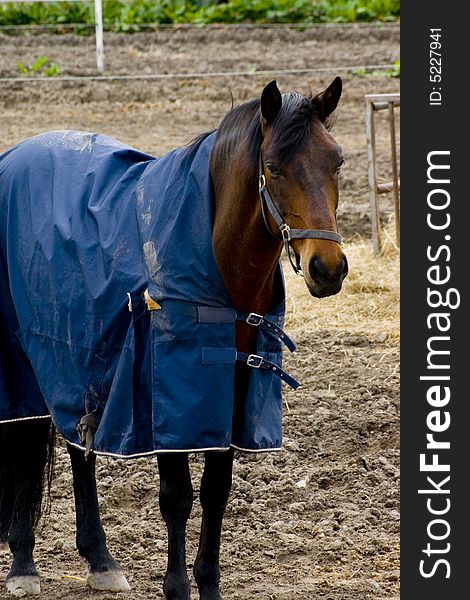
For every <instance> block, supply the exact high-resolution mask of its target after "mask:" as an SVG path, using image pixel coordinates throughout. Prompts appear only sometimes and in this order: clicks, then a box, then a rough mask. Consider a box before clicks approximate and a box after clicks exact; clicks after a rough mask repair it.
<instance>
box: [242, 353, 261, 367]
mask: <svg viewBox="0 0 470 600" xmlns="http://www.w3.org/2000/svg"><path fill="white" fill-rule="evenodd" d="M263 361H264V358H263V357H262V356H259V354H250V355H249V356H248V358H247V359H246V364H247V365H248V366H249V367H253V369H259V368H260V367H261V365H262V364H263Z"/></svg>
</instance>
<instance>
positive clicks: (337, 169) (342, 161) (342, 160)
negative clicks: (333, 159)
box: [336, 158, 344, 173]
mask: <svg viewBox="0 0 470 600" xmlns="http://www.w3.org/2000/svg"><path fill="white" fill-rule="evenodd" d="M343 165H344V158H342V159H341V162H340V163H339V165H338V166H337V167H336V172H337V173H339V172H340V171H341V167H342V166H343Z"/></svg>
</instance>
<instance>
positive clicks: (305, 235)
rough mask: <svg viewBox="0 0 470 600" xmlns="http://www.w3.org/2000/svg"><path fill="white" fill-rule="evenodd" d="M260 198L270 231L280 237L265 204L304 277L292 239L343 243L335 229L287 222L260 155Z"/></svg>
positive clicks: (293, 266)
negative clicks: (273, 197) (275, 231)
mask: <svg viewBox="0 0 470 600" xmlns="http://www.w3.org/2000/svg"><path fill="white" fill-rule="evenodd" d="M259 198H260V203H261V213H262V215H263V219H264V223H265V225H266V227H267V229H268V231H269V233H270V234H271V235H272V236H273V237H275V238H276V239H279V238H278V237H277V235H275V234H274V233H273V232H272V229H271V227H270V226H269V223H268V221H267V219H266V214H265V210H264V206H265V205H266V206H267V207H268V210H269V212H270V213H271V216H272V218H273V219H274V221H275V222H276V225H277V226H278V227H279V231H280V232H281V239H282V242H283V244H284V248H285V251H286V254H287V256H288V258H289V261H290V264H291V265H292V268H293V269H294V271H295V273H296V274H297V275H301V276H302V277H303V273H302V268H301V266H300V260H299V258H298V256H297V255H296V254H295V252H294V255H295V263H294V261H293V260H292V252H293V248H292V245H291V240H294V239H318V240H331V241H332V242H336V243H337V244H339V245H340V246H341V245H342V244H343V238H342V236H341V235H340V234H339V233H336V232H335V231H329V230H326V229H291V228H290V227H289V225H288V224H287V223H286V222H285V220H284V217H283V216H282V214H281V211H280V210H279V209H278V207H277V206H276V204H275V202H274V200H273V199H272V198H271V195H270V193H269V191H268V188H267V186H266V177H265V175H264V171H263V159H262V157H261V155H260V158H259Z"/></svg>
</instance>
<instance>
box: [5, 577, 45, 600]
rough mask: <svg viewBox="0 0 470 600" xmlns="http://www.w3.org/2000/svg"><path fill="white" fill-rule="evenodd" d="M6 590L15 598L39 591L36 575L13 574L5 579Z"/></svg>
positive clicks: (39, 585) (35, 593)
mask: <svg viewBox="0 0 470 600" xmlns="http://www.w3.org/2000/svg"><path fill="white" fill-rule="evenodd" d="M6 584H7V590H8V591H9V592H10V594H13V596H16V597H17V598H23V596H30V595H37V594H40V593H41V584H40V582H39V576H38V575H23V576H18V575H16V576H14V577H10V578H8V579H7V582H6Z"/></svg>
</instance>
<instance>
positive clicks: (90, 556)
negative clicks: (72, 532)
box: [67, 444, 130, 592]
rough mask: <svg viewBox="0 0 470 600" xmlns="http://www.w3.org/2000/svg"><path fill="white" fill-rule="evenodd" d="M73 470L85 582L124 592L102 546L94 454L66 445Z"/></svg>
mask: <svg viewBox="0 0 470 600" xmlns="http://www.w3.org/2000/svg"><path fill="white" fill-rule="evenodd" d="M67 450H68V452H69V455H70V461H71V463H72V472H73V491H74V495H75V512H76V519H77V548H78V552H79V553H80V556H82V557H83V558H85V559H86V561H87V562H88V565H89V569H90V572H89V575H88V579H87V583H88V585H89V586H90V587H91V588H93V589H95V590H106V591H111V592H125V591H128V590H129V589H130V587H129V584H128V583H127V580H126V578H125V577H124V575H123V574H122V571H121V568H120V566H119V564H118V562H117V561H116V560H115V559H114V558H113V557H112V556H111V554H110V552H109V550H108V548H107V546H106V535H105V533H104V529H103V526H102V525H101V519H100V511H99V505H98V495H97V491H96V478H95V463H96V456H95V455H94V454H93V453H91V454H89V455H88V457H87V458H85V454H84V452H83V451H82V450H79V449H78V448H74V447H73V446H71V445H70V444H67Z"/></svg>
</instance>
